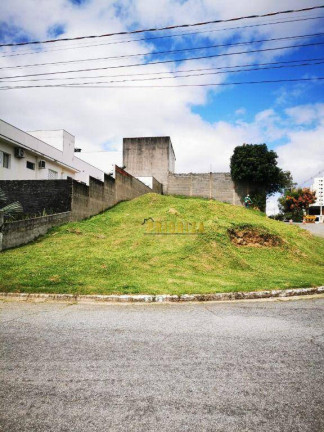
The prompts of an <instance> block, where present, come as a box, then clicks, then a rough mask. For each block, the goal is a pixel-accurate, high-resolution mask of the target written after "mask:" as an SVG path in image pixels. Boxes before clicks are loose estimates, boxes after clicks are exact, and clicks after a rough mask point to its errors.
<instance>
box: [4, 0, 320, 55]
mask: <svg viewBox="0 0 324 432" xmlns="http://www.w3.org/2000/svg"><path fill="white" fill-rule="evenodd" d="M323 8H324V5H319V6H312V7H308V8H302V9H291V10H286V11H277V12H269V13H266V14H259V15H248V16H240V17H236V18H228V19H218V20H212V21H205V22H197V23H192V24H178V25H173V26H167V27H156V28H148V29H138V30H130V31H123V32H114V33H105V34H101V35H88V36H75V37H70V38H60V39H48V40H42V41H41V40H37V41H28V42H18V43H10V44H0V47H9V46H11V47H12V46H23V45H35V44H47V43H54V42H66V41H71V40H81V39H94V38H102V37H111V36H116V35H126V34H136V33H147V32H156V31H162V30H173V29H176V28H184V27H197V26H203V25H207V24H218V23H222V22H231V21H240V20H244V19H255V18H264V17H269V16H276V15H283V14H291V13H299V12H308V11H311V10H317V9H323Z"/></svg>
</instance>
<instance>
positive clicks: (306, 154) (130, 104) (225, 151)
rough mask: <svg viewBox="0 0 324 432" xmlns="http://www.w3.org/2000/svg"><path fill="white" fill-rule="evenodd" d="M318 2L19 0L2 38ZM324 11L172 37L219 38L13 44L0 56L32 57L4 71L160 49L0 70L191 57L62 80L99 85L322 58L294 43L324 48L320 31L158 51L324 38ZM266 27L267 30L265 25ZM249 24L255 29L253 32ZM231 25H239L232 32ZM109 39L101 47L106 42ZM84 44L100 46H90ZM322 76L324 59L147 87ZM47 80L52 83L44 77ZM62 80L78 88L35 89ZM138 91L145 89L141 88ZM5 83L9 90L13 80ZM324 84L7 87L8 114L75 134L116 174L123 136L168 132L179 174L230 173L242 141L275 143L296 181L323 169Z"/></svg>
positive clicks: (27, 125) (91, 156)
mask: <svg viewBox="0 0 324 432" xmlns="http://www.w3.org/2000/svg"><path fill="white" fill-rule="evenodd" d="M316 4H318V3H317V2H316V1H311V2H310V1H308V0H300V1H299V2H295V1H293V0H285V1H282V2H280V4H279V3H275V4H274V2H272V1H271V0H260V1H258V2H251V1H247V0H242V1H241V2H237V1H232V0H226V1H225V0H219V1H217V2H215V1H210V0H199V1H197V0H187V1H175V0H160V1H159V2H152V1H148V0H136V1H135V0H120V1H112V0H111V1H109V0H86V1H85V0H73V1H72V0H57V1H55V2H38V1H36V0H25V1H24V2H23V3H22V2H21V1H19V0H11V1H10V2H2V3H1V5H0V16H1V17H2V22H1V25H0V28H1V31H0V40H1V42H2V43H10V42H19V41H28V40H29V41H30V40H44V39H48V38H56V37H75V36H79V35H90V34H102V33H107V32H120V31H129V30H134V29H137V28H149V27H159V26H167V25H174V24H182V23H192V22H198V21H206V20H212V19H226V18H231V17H233V16H244V15H251V14H262V13H267V12H272V11H274V10H287V9H292V8H297V7H300V8H302V7H309V6H313V5H316ZM321 16H323V17H324V10H323V12H321V11H320V10H317V11H312V12H307V13H302V14H290V15H282V16H277V17H273V18H262V19H261V18H260V19H253V20H243V21H236V22H235V21H234V22H231V23H224V24H217V25H208V26H202V27H192V28H185V29H178V30H175V31H174V32H173V34H179V33H182V32H197V31H207V30H214V31H213V32H210V33H201V34H192V35H189V36H188V35H187V36H182V37H173V38H164V39H150V38H151V37H156V36H161V35H166V34H170V32H156V33H146V34H138V35H135V36H133V35H131V36H129V35H128V36H116V37H112V38H100V39H88V40H83V41H75V42H68V43H65V42H64V43H63V42H61V43H56V44H48V45H36V46H25V47H22V48H4V49H2V54H0V55H8V54H13V53H24V55H21V56H13V57H1V58H0V60H1V67H5V68H8V67H12V66H17V65H23V64H32V63H48V62H56V61H70V60H80V59H86V58H95V57H104V56H118V55H124V54H134V53H145V52H149V53H151V54H150V55H147V56H145V57H144V56H143V57H133V58H129V59H128V58H125V59H118V60H103V61H92V62H90V61H89V62H80V63H74V64H73V63H72V64H70V65H69V64H62V65H57V66H56V65H47V66H42V67H32V68H24V67H21V68H19V69H6V70H3V71H2V73H1V74H0V75H1V76H7V75H10V76H12V75H15V74H19V75H23V74H27V73H40V72H43V73H49V72H56V71H63V70H68V69H71V70H76V69H79V68H80V69H82V68H91V67H107V66H108V67H109V66H114V65H125V64H131V63H137V62H142V63H149V62H151V61H159V60H160V61H163V60H169V59H179V58H181V59H184V60H183V61H181V62H171V63H167V64H161V65H150V66H142V67H137V68H123V69H120V70H118V69H113V70H101V71H96V72H83V73H81V74H80V73H74V74H69V75H55V76H53V77H56V78H57V77H59V78H62V77H67V76H75V77H78V76H82V77H86V79H82V80H81V81H85V80H88V81H89V82H90V81H97V80H98V81H105V80H106V81H107V80H108V81H109V80H110V79H111V78H97V79H96V78H95V77H96V76H98V75H108V76H109V75H117V74H121V73H122V74H126V73H128V74H134V73H139V72H140V73H146V74H147V75H146V76H145V75H143V76H142V77H141V78H148V77H152V75H149V74H150V73H160V72H163V73H165V76H170V73H173V72H174V73H175V72H177V71H179V70H187V69H200V68H211V67H212V68H217V67H226V68H228V67H229V66H233V65H240V64H262V63H266V62H278V61H293V60H306V59H312V58H324V48H323V47H324V45H316V46H309V47H303V48H293V47H294V46H295V45H296V44H306V43H316V42H324V37H323V36H322V35H318V36H314V37H309V38H303V39H295V40H281V41H272V42H262V43H258V44H253V45H241V46H235V47H219V48H213V49H206V50H200V51H192V52H186V53H177V54H172V55H170V54H164V55H154V54H152V53H153V52H156V51H165V50H171V49H183V48H190V47H201V46H210V45H216V44H229V43H238V42H248V41H255V40H261V39H262V40H263V39H270V38H282V37H286V36H294V35H305V34H314V33H322V32H324V30H323V28H324V27H323V24H324V19H323V18H320V17H321ZM305 17H317V18H316V19H313V20H305V21H299V22H290V23H281V24H272V25H264V24H265V23H270V22H274V21H285V20H286V21H288V20H293V19H299V18H305ZM258 24H263V25H261V26H259V25H258ZM250 25H255V26H254V27H247V26H250ZM233 27H241V28H237V29H233ZM229 28H230V29H229ZM215 30H216V31H215ZM145 35H146V38H145V40H134V41H133V42H131V43H123V44H114V45H112V44H111V45H107V43H108V42H113V41H122V40H129V39H142V38H143V37H145ZM99 44H102V45H100V46H98V45H99ZM85 45H91V46H88V47H84V46H85ZM286 45H288V46H291V48H290V49H286V50H278V51H265V52H260V53H247V54H245V55H232V56H222V57H215V58H211V59H205V60H204V59H201V60H195V61H186V60H185V58H186V57H190V56H203V55H211V54H225V53H229V52H236V51H249V50H252V49H254V50H255V49H266V48H273V47H278V46H286ZM62 48H63V49H62ZM66 48H67V49H66ZM35 52H36V54H35ZM323 61H324V60H323ZM227 70H228V69H227ZM318 76H324V65H323V64H321V65H316V66H315V65H312V66H305V67H296V68H286V69H274V70H262V71H246V72H241V73H225V74H218V75H209V76H208V75H207V76H201V77H191V78H182V79H177V80H174V79H172V80H171V79H168V80H164V81H152V82H151V83H150V82H144V83H146V85H153V84H155V85H168V84H169V85H170V84H172V83H173V84H174V83H176V84H206V83H228V82H231V81H251V80H253V81H254V80H256V81H259V80H260V81H261V80H277V79H299V78H303V77H305V78H310V77H318ZM53 77H52V78H53ZM40 78H46V76H43V77H40ZM132 78H134V77H132ZM25 79H26V78H25ZM28 79H30V78H28ZM117 79H118V78H117ZM119 79H120V78H119ZM128 79H130V77H129V78H128ZM8 81H11V80H8ZM62 82H68V81H64V80H61V81H39V82H37V84H40V85H44V84H49V83H51V84H55V83H62ZM70 82H71V81H70ZM75 82H77V81H75ZM21 84H28V81H25V82H23V83H16V85H21ZM133 84H136V82H134V83H133ZM137 84H143V82H142V83H141V82H138V83H137ZM5 85H8V82H6V83H5ZM10 85H15V84H13V83H12V84H10ZM124 85H125V84H124ZM126 85H127V84H126ZM323 85H324V84H322V82H300V83H298V82H296V83H275V84H264V85H251V86H247V85H246V86H230V87H212V88H208V87H187V88H181V87H179V88H166V89H152V88H145V89H76V88H75V89H70V88H39V89H32V88H30V89H19V90H18V89H16V90H6V91H3V93H2V103H1V106H0V115H1V117H2V118H3V119H4V120H6V121H8V122H9V123H12V124H14V125H16V126H17V127H20V128H21V129H24V130H35V129H61V128H62V129H63V128H64V129H66V130H68V131H69V132H70V133H72V134H74V135H75V136H76V141H77V145H78V147H82V148H83V150H84V154H83V157H84V158H85V159H87V160H88V161H89V162H91V163H93V164H95V165H98V166H99V167H101V168H103V169H106V170H108V171H109V170H110V166H111V163H113V162H119V161H120V160H121V144H122V138H123V137H124V136H143V135H146V136H153V135H170V136H171V139H172V141H173V145H174V148H175V151H176V156H177V165H176V169H177V171H178V172H183V171H184V172H189V171H196V172H197V171H206V170H209V169H210V166H212V169H213V170H214V171H227V170H228V169H229V159H230V156H231V154H232V152H233V149H234V147H235V146H236V145H241V144H242V143H243V142H252V143H253V142H254V143H258V142H266V143H267V144H268V146H269V148H272V149H275V150H276V151H277V153H278V155H279V165H280V166H282V167H283V168H284V169H289V170H291V171H292V173H293V176H294V178H295V180H296V181H297V182H302V181H303V180H304V179H305V178H308V177H311V175H313V173H317V172H318V171H319V170H320V169H321V168H323V169H324V162H323V161H324V150H323V149H324V142H323V135H324V133H323V128H324V125H323V123H324V121H323V118H324V101H323ZM107 149H108V150H112V151H111V152H110V153H102V150H107Z"/></svg>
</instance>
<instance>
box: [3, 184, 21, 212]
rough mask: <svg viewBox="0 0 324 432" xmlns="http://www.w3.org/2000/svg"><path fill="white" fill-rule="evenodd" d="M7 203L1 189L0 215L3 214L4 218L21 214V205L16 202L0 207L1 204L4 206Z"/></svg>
mask: <svg viewBox="0 0 324 432" xmlns="http://www.w3.org/2000/svg"><path fill="white" fill-rule="evenodd" d="M7 201H8V199H7V196H6V194H5V193H4V191H3V190H2V189H0V213H3V214H4V216H5V217H10V216H13V215H15V214H17V213H22V212H23V208H22V205H21V204H20V202H18V201H16V202H14V203H12V204H7V205H5V206H4V207H1V206H2V205H3V204H6V202H7Z"/></svg>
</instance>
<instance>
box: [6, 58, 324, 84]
mask: <svg viewBox="0 0 324 432" xmlns="http://www.w3.org/2000/svg"><path fill="white" fill-rule="evenodd" d="M322 60H324V57H319V58H311V59H299V60H282V61H277V62H267V63H250V64H240V65H236V66H220V67H210V68H196V69H180V70H177V71H175V72H172V71H169V72H168V71H163V72H140V73H134V74H118V75H96V76H81V77H80V76H75V77H56V78H34V79H29V80H27V79H18V80H12V81H9V82H10V83H14V82H23V81H26V82H35V81H60V80H75V79H93V78H120V77H132V76H143V75H145V76H148V75H166V74H169V75H170V74H171V73H187V72H202V71H210V70H223V69H226V71H225V72H224V73H227V72H231V71H228V70H227V69H234V68H240V67H242V68H246V67H253V66H267V65H280V64H291V63H300V62H321V61H322ZM312 64H317V63H310V65H312ZM244 70H247V69H243V71H244ZM233 72H236V71H233ZM1 82H4V80H3V79H0V83H1Z"/></svg>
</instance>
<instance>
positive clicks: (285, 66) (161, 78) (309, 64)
mask: <svg viewBox="0 0 324 432" xmlns="http://www.w3.org/2000/svg"><path fill="white" fill-rule="evenodd" d="M321 64H324V58H323V61H320V62H315V63H301V64H293V65H280V66H269V67H262V68H260V67H256V68H251V69H236V70H225V71H218V72H207V73H206V72H205V73H198V74H189V75H173V76H168V77H155V78H137V79H124V80H112V81H97V82H81V83H76V84H74V83H72V84H71V85H76V86H77V85H80V84H82V85H83V84H105V83H121V82H134V81H156V80H164V79H176V78H189V77H197V76H207V75H218V74H227V73H239V72H251V71H263V70H273V69H283V68H294V67H304V66H316V65H321ZM216 69H217V68H216ZM75 78H77V77H75ZM85 78H87V79H91V78H96V77H85ZM53 79H54V80H55V78H53ZM63 79H64V78H63ZM77 79H80V78H77ZM20 81H27V82H31V81H43V80H42V79H35V80H20ZM9 82H10V83H12V82H17V81H9ZM0 83H1V81H0Z"/></svg>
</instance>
